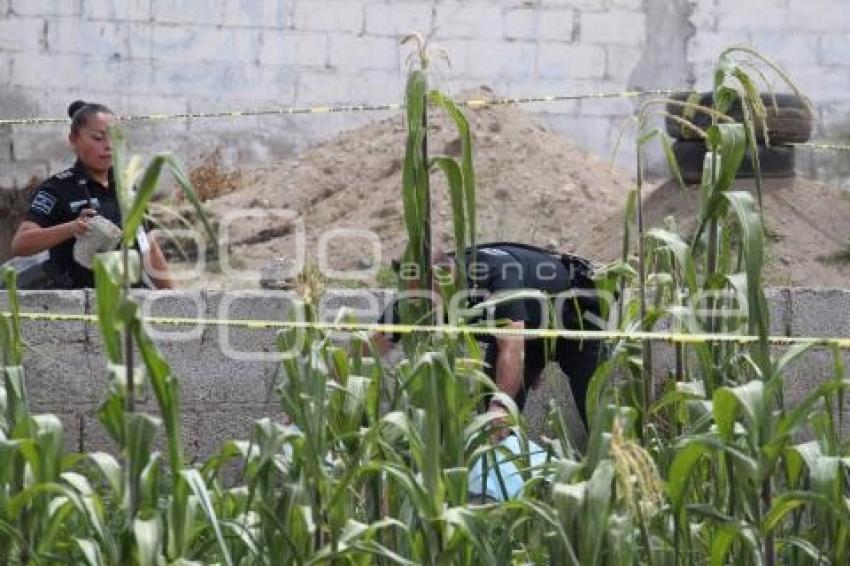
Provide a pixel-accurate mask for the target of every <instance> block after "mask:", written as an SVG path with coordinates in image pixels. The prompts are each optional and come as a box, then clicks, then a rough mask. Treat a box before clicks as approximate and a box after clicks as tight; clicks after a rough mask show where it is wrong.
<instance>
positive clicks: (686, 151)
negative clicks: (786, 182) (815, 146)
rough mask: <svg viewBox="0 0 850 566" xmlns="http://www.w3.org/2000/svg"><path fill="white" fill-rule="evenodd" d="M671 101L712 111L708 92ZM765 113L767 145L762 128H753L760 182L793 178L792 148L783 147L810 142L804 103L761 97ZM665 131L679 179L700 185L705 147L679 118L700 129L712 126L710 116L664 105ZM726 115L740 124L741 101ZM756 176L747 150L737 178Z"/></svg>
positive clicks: (809, 123) (792, 98)
mask: <svg viewBox="0 0 850 566" xmlns="http://www.w3.org/2000/svg"><path fill="white" fill-rule="evenodd" d="M671 98H672V99H674V100H680V101H683V102H689V103H691V104H698V105H700V106H706V107H708V108H711V107H712V106H713V95H712V93H710V92H704V93H696V92H693V93H692V92H683V93H677V94H674V95H673V96H671ZM761 99H762V102H763V103H764V107H765V110H766V113H767V117H766V120H765V123H766V124H767V130H768V138H769V141H770V145H769V146H767V145H765V143H764V142H765V139H764V128H763V127H761V125H760V124H757V125H756V140H757V141H758V152H759V164H760V166H761V174H762V177H763V178H772V179H780V178H787V177H793V176H794V148H793V147H789V146H787V145H783V144H790V143H803V142H807V141H809V137H810V136H811V135H812V114H811V112H810V111H809V108H808V106H807V105H806V103H805V102H804V101H803V100H802V99H801V98H800V97H799V96H797V95H794V94H775V95H773V96H771V95H770V94H762V95H761ZM667 114H668V116H667V118H666V120H665V122H666V128H667V133H668V134H670V135H671V136H672V137H673V138H674V140H675V141H674V142H673V154H674V155H675V156H676V160H677V161H678V162H679V169H680V170H681V173H682V178H683V179H684V181H685V182H686V183H699V182H700V180H701V179H702V168H703V158H704V156H705V152H706V147H705V142H704V141H703V140H702V138H701V137H700V136H699V134H697V133H696V132H694V131H693V130H692V129H690V128H688V127H687V126H686V125H684V124H682V123H681V122H680V121H679V120H676V119H675V118H671V116H676V117H678V118H681V119H684V120H687V121H689V122H691V123H692V124H694V125H695V126H697V127H698V128H701V129H703V130H704V129H706V128H707V127H709V126H710V125H711V116H709V115H708V114H706V113H704V112H700V111H699V110H698V109H695V108H693V107H688V106H682V105H679V104H674V103H668V104H667ZM727 115H728V116H729V117H730V118H733V119H734V120H736V121H738V122H741V123H743V121H744V113H743V110H742V108H741V101H740V100H737V101H736V102H735V104H734V105H733V106H732V108H731V109H730V110H729V112H727ZM754 175H755V171H754V170H753V161H752V158H751V156H750V151H749V148H748V149H747V154H746V156H745V157H744V161H743V163H742V164H741V168H740V169H739V170H738V175H737V176H738V178H750V177H753V176H754Z"/></svg>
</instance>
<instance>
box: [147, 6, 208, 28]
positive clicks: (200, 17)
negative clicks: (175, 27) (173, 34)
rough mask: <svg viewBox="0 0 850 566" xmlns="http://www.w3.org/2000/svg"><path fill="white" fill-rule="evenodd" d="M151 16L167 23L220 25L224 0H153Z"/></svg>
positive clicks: (155, 19)
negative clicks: (203, 0)
mask: <svg viewBox="0 0 850 566" xmlns="http://www.w3.org/2000/svg"><path fill="white" fill-rule="evenodd" d="M152 2H153V4H152V6H151V18H152V19H153V20H154V21H157V22H161V23H166V24H184V25H187V26H197V25H220V24H221V23H222V21H223V15H224V10H223V7H222V6H223V4H224V0H206V1H205V2H203V3H201V2H198V1H196V0H152Z"/></svg>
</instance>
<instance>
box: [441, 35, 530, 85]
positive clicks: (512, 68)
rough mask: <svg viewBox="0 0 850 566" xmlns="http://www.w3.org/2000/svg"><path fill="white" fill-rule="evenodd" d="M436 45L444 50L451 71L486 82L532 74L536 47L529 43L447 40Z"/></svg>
mask: <svg viewBox="0 0 850 566" xmlns="http://www.w3.org/2000/svg"><path fill="white" fill-rule="evenodd" d="M440 45H442V46H443V47H445V48H446V49H447V50H448V53H449V57H450V60H451V64H452V73H453V74H457V75H460V76H466V77H469V78H475V79H480V80H482V81H488V82H492V81H494V80H497V79H504V78H509V77H524V76H529V77H530V76H532V75H533V74H534V69H535V61H536V52H537V49H536V47H535V46H534V45H533V44H529V43H522V42H504V41H495V40H491V41H485V40H478V41H470V40H447V41H443V42H441V43H440Z"/></svg>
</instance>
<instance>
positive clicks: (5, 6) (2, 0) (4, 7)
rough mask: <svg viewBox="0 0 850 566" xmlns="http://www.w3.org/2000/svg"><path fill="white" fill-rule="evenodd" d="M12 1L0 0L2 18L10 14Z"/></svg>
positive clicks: (0, 16) (0, 15)
mask: <svg viewBox="0 0 850 566" xmlns="http://www.w3.org/2000/svg"><path fill="white" fill-rule="evenodd" d="M11 3H12V0H0V18H6V17H8V16H9V8H10V6H11Z"/></svg>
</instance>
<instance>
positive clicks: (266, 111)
mask: <svg viewBox="0 0 850 566" xmlns="http://www.w3.org/2000/svg"><path fill="white" fill-rule="evenodd" d="M674 92H677V91H675V90H626V91H616V92H601V93H590V94H571V95H552V96H532V97H520V98H480V99H473V100H461V101H456V102H455V104H457V105H458V106H466V107H468V108H483V107H486V106H498V105H506V104H529V103H535V102H559V101H569V100H588V99H600V98H632V97H636V96H644V95H661V94H673V93H674ZM402 108H404V104H400V103H391V104H360V105H353V104H346V105H341V106H314V107H304V108H299V107H291V108H261V109H254V110H229V111H222V112H177V113H174V114H143V115H136V116H115V119H116V120H118V121H121V122H136V121H160V120H193V119H200V118H242V117H256V116H276V115H279V116H285V115H293V114H327V113H334V112H376V111H388V110H400V109H402ZM70 121H71V120H70V119H69V118H49V117H36V118H6V119H0V126H22V125H39V124H67V123H69V122H70Z"/></svg>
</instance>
